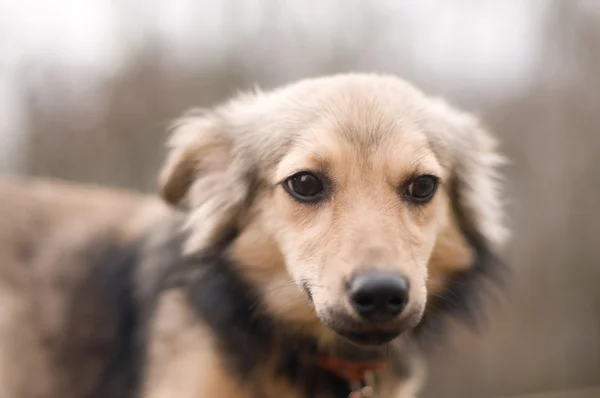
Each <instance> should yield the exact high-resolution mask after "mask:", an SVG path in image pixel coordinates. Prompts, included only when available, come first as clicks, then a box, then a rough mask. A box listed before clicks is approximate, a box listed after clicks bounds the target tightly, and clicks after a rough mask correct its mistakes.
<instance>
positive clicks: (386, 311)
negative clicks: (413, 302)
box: [348, 273, 409, 322]
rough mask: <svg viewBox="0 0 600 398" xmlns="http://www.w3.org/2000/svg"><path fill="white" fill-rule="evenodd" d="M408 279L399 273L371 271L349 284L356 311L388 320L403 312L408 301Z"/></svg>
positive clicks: (370, 316) (351, 300)
mask: <svg viewBox="0 0 600 398" xmlns="http://www.w3.org/2000/svg"><path fill="white" fill-rule="evenodd" d="M408 291H409V285H408V280H407V279H406V278H405V277H403V276H401V275H397V274H386V273H370V274H364V275H359V276H357V277H355V278H354V279H353V280H352V281H351V282H350V283H349V284H348V296H349V299H350V303H351V304H352V307H353V308H354V309H355V311H356V312H357V313H358V315H360V316H361V317H362V318H365V319H367V320H371V321H379V322H381V321H387V320H391V319H393V318H395V317H396V316H397V315H398V314H400V313H401V312H402V310H403V309H404V307H406V304H407V303H408V299H409V295H408Z"/></svg>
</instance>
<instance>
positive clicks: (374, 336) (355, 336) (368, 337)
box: [319, 313, 421, 346]
mask: <svg viewBox="0 0 600 398" xmlns="http://www.w3.org/2000/svg"><path fill="white" fill-rule="evenodd" d="M319 318H320V320H321V322H322V323H324V324H325V326H327V327H328V328H329V329H331V330H332V331H333V332H334V333H335V334H337V335H339V336H341V337H343V338H345V339H347V340H349V341H351V342H352V343H355V344H360V345H369V346H374V345H382V344H387V343H389V342H391V341H392V340H394V339H396V338H398V337H399V336H400V335H401V334H403V333H404V332H406V331H408V330H410V329H412V328H414V327H415V326H416V325H417V324H418V323H419V322H420V320H421V314H419V313H414V314H409V315H408V316H405V317H402V318H401V319H399V320H397V321H392V322H390V323H386V324H384V325H374V324H370V323H366V322H361V321H357V320H355V319H354V318H352V317H351V316H349V315H347V314H340V313H335V314H331V313H330V314H322V315H319Z"/></svg>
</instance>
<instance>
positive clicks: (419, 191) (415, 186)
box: [404, 175, 438, 203]
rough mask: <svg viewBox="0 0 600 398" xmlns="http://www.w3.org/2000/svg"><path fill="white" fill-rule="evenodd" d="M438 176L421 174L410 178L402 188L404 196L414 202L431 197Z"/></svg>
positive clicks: (423, 201)
mask: <svg viewBox="0 0 600 398" xmlns="http://www.w3.org/2000/svg"><path fill="white" fill-rule="evenodd" d="M437 187H438V178H437V177H435V176H432V175H422V176H419V177H416V178H414V179H412V180H411V181H410V182H409V183H408V185H406V188H405V190H404V196H405V197H406V198H407V199H408V200H409V201H411V202H414V203H426V202H428V201H430V200H431V198H433V195H434V194H435V192H436V191H437Z"/></svg>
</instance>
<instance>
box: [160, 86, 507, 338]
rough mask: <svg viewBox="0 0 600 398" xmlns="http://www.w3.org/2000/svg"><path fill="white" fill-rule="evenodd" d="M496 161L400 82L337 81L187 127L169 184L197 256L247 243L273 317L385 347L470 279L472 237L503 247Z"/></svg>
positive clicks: (185, 123)
mask: <svg viewBox="0 0 600 398" xmlns="http://www.w3.org/2000/svg"><path fill="white" fill-rule="evenodd" d="M495 146H496V145H495V142H494V140H493V139H492V138H491V137H490V136H489V135H488V134H487V133H486V132H485V131H484V130H483V129H482V128H481V127H479V126H478V124H477V123H476V121H474V120H473V119H472V118H471V117H469V116H467V115H464V114H462V113H459V112H457V111H455V110H453V109H451V108H449V107H448V106H446V105H445V104H444V103H443V102H441V101H437V100H432V99H429V98H427V97H425V96H424V95H423V94H421V93H420V92H419V91H417V90H416V89H414V88H413V87H411V86H410V85H409V84H407V83H405V82H403V81H402V80H400V79H397V78H394V77H387V76H378V75H360V74H356V75H339V76H333V77H326V78H318V79H310V80H304V81H300V82H298V83H296V84H293V85H289V86H285V87H282V88H279V89H277V90H274V91H271V92H267V93H260V92H256V93H251V94H247V95H243V96H240V97H238V98H236V99H234V100H233V101H230V102H228V103H226V104H224V105H222V106H219V107H217V108H215V109H213V110H210V111H205V112H197V113H196V114H190V115H188V116H186V117H184V118H182V119H181V120H179V121H178V122H177V124H176V125H175V127H174V134H173V137H172V139H171V151H170V155H169V157H168V159H167V162H166V165H165V167H164V169H163V172H162V175H161V182H160V185H161V192H162V195H163V197H164V198H165V199H166V200H167V201H168V202H170V203H172V204H174V205H177V206H179V207H180V208H184V209H187V210H188V211H189V212H190V217H189V226H190V228H191V230H192V234H191V237H190V240H189V241H188V246H187V248H188V250H194V251H196V250H202V249H204V248H207V247H210V246H211V245H214V244H216V243H217V242H218V241H219V240H220V239H221V238H222V236H223V234H225V233H226V232H227V231H230V230H231V229H236V230H238V231H240V234H239V236H238V237H237V239H236V240H235V242H234V243H233V245H232V247H231V253H232V254H231V255H232V256H233V257H234V259H235V260H236V262H237V263H238V264H239V267H240V273H241V274H243V275H245V277H246V278H248V280H250V281H252V283H253V284H254V285H255V286H256V287H257V288H258V289H259V290H260V291H261V293H262V295H263V298H264V301H265V303H266V306H267V308H268V310H269V311H270V312H271V313H274V314H277V315H278V316H280V317H282V318H284V319H287V320H289V321H291V322H295V323H296V324H297V325H298V326H300V327H306V328H307V329H311V328H312V329H313V330H317V331H318V333H321V334H327V333H330V331H334V332H335V333H334V334H337V335H342V336H345V337H347V338H348V339H350V340H352V341H354V342H359V343H365V344H377V343H383V342H386V341H390V340H391V339H393V338H394V337H396V336H398V335H399V334H400V333H401V332H403V331H405V330H408V329H411V328H413V327H415V326H416V325H417V324H418V323H419V322H420V320H421V319H422V317H423V314H424V312H425V311H426V303H427V301H428V297H431V296H432V295H440V294H443V289H444V288H445V287H446V286H447V284H448V281H450V280H451V279H452V277H453V275H456V274H459V273H464V272H467V271H468V270H469V268H470V267H472V266H473V264H474V263H475V262H476V259H475V257H476V256H477V254H478V253H477V250H476V249H477V248H474V247H473V244H474V243H473V242H472V240H473V239H471V238H472V236H469V235H473V236H476V237H477V239H475V240H476V241H477V242H480V243H481V242H483V244H484V245H486V246H490V248H491V249H494V248H496V247H497V246H498V245H499V244H501V243H502V241H503V240H504V237H505V232H504V228H503V226H502V223H501V221H502V219H501V218H502V217H501V216H502V211H501V206H500V201H499V198H498V196H499V192H498V189H497V185H498V182H497V178H496V177H497V175H496V171H495V167H496V165H497V164H498V163H499V161H500V160H501V158H500V157H499V156H498V155H497V154H496V153H495ZM450 299H451V298H450ZM323 325H325V326H323Z"/></svg>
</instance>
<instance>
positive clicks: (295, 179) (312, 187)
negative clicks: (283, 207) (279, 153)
mask: <svg viewBox="0 0 600 398" xmlns="http://www.w3.org/2000/svg"><path fill="white" fill-rule="evenodd" d="M284 187H285V188H286V190H287V191H288V192H289V194H290V195H292V196H293V197H294V198H296V199H298V200H300V201H303V202H315V201H317V200H319V199H321V198H322V197H323V182H322V181H321V180H320V179H319V177H317V176H316V175H314V174H311V173H308V172H300V173H297V174H294V175H293V176H291V177H290V178H288V179H287V180H285V182H284Z"/></svg>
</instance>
